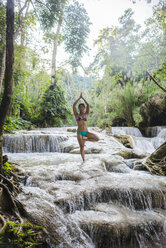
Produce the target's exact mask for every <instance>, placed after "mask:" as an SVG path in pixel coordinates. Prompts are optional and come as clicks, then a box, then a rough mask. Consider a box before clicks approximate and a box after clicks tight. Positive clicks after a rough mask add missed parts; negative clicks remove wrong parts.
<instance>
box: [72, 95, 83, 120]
mask: <svg viewBox="0 0 166 248" xmlns="http://www.w3.org/2000/svg"><path fill="white" fill-rule="evenodd" d="M81 96H82V93H81V94H80V96H79V98H78V99H77V100H76V101H75V102H74V103H73V112H74V115H75V116H76V117H77V115H78V113H77V109H76V104H77V103H78V101H79V100H80V99H81Z"/></svg>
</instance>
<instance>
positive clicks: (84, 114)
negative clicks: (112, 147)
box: [73, 93, 99, 161]
mask: <svg viewBox="0 0 166 248" xmlns="http://www.w3.org/2000/svg"><path fill="white" fill-rule="evenodd" d="M81 98H82V99H83V100H84V102H85V103H86V111H85V104H84V103H80V104H79V105H78V109H79V113H78V112H77V109H76V105H77V103H78V101H79V100H80V99H81ZM73 112H74V115H75V118H76V121H77V125H78V129H77V139H78V143H79V146H80V153H81V156H82V160H83V161H85V152H84V146H85V141H92V142H95V141H98V140H99V138H98V136H97V135H96V134H94V133H90V132H89V131H88V128H87V119H88V115H89V103H88V102H87V101H86V100H85V98H84V97H83V96H82V93H81V94H80V97H79V98H78V99H77V100H76V101H75V102H74V104H73ZM85 137H86V138H85Z"/></svg>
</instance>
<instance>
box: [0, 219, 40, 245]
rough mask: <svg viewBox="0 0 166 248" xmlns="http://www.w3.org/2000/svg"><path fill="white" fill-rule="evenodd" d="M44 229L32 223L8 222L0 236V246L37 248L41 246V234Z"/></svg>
mask: <svg viewBox="0 0 166 248" xmlns="http://www.w3.org/2000/svg"><path fill="white" fill-rule="evenodd" d="M42 230H43V228H42V227H41V226H36V225H32V224H31V223H30V222H27V223H24V224H17V223H15V222H12V221H8V222H7V225H6V226H5V228H4V229H3V230H2V232H1V234H0V244H4V243H5V244H7V245H8V247H10V245H14V247H15V246H16V247H20V248H35V247H37V246H39V245H41V242H39V238H40V234H41V231H42Z"/></svg>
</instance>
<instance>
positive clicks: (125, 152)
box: [117, 149, 147, 159]
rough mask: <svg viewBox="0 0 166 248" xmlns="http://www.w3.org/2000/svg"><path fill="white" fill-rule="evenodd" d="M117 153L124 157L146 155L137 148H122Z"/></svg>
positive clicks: (141, 156) (143, 156) (142, 156)
mask: <svg viewBox="0 0 166 248" xmlns="http://www.w3.org/2000/svg"><path fill="white" fill-rule="evenodd" d="M117 155H120V156H122V157H123V158H124V159H131V158H145V157H146V156H147V155H146V154H145V153H144V152H142V151H141V150H139V149H123V150H121V151H120V152H118V153H117Z"/></svg>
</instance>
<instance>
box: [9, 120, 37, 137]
mask: <svg viewBox="0 0 166 248" xmlns="http://www.w3.org/2000/svg"><path fill="white" fill-rule="evenodd" d="M33 127H34V126H32V123H31V122H30V121H26V120H23V119H22V118H18V117H7V119H6V121H5V126H4V131H5V132H8V133H11V132H13V131H14V130H21V129H31V128H33Z"/></svg>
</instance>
